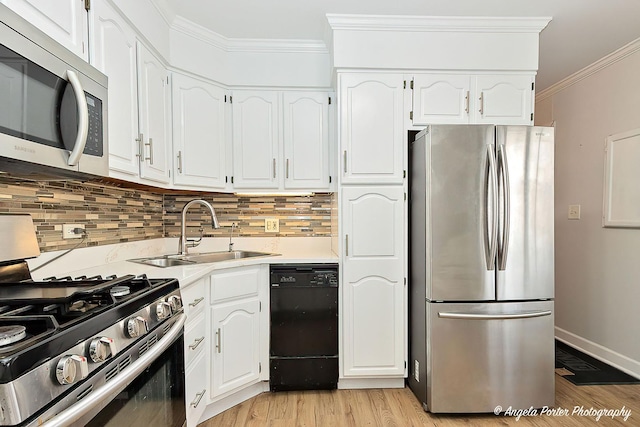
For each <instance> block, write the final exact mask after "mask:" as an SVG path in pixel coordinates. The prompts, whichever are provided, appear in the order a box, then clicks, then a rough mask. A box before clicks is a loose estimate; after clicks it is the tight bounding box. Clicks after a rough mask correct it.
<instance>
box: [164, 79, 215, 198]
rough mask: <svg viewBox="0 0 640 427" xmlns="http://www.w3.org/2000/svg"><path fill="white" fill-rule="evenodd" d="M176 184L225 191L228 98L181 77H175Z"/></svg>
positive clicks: (211, 87)
mask: <svg viewBox="0 0 640 427" xmlns="http://www.w3.org/2000/svg"><path fill="white" fill-rule="evenodd" d="M171 84H172V107H173V161H174V167H173V170H174V171H175V173H174V175H173V182H174V184H176V185H179V186H185V187H189V188H192V187H198V188H203V189H213V190H224V188H225V186H226V167H225V165H226V143H227V141H226V136H225V120H226V118H225V117H226V114H225V111H226V108H225V105H226V104H225V100H226V94H225V91H224V89H223V88H221V87H219V86H216V85H214V84H212V83H209V82H206V81H204V80H201V79H197V78H194V77H189V76H186V75H183V74H179V73H173V76H172V82H171Z"/></svg>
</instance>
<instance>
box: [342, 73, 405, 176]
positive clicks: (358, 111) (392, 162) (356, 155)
mask: <svg viewBox="0 0 640 427" xmlns="http://www.w3.org/2000/svg"><path fill="white" fill-rule="evenodd" d="M403 85H404V78H403V76H402V75H401V74H381V73H375V74H374V73H372V74H364V73H357V74H341V75H340V76H339V86H338V87H339V92H340V94H339V96H340V120H341V124H340V147H341V152H340V155H341V157H342V161H341V165H342V167H341V170H342V181H341V182H342V183H343V184H402V182H403V172H404V168H403V165H404V147H403V141H404V124H403V118H402V113H403V92H404V88H403Z"/></svg>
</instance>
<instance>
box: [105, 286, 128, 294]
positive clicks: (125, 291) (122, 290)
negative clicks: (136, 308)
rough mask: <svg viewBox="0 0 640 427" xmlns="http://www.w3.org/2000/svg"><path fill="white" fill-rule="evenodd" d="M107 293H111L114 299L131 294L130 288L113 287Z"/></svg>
mask: <svg viewBox="0 0 640 427" xmlns="http://www.w3.org/2000/svg"><path fill="white" fill-rule="evenodd" d="M109 292H111V295H113V296H114V297H123V296H125V295H129V294H130V293H131V288H129V286H114V287H112V288H111V290H110V291H109Z"/></svg>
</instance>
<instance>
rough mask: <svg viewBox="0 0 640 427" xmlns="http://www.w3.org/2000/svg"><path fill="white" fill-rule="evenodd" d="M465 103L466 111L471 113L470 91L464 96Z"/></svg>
mask: <svg viewBox="0 0 640 427" xmlns="http://www.w3.org/2000/svg"><path fill="white" fill-rule="evenodd" d="M464 103H465V107H464V112H465V113H467V114H469V91H467V96H465V97H464Z"/></svg>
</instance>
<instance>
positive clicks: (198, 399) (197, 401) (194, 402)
mask: <svg viewBox="0 0 640 427" xmlns="http://www.w3.org/2000/svg"><path fill="white" fill-rule="evenodd" d="M206 392H207V389H206V388H205V389H204V390H202V391H201V392H200V393H197V394H196V398H195V399H193V402H191V406H193V407H194V408H197V407H198V405H199V404H200V401H201V400H202V398H203V397H204V395H205V393H206Z"/></svg>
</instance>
